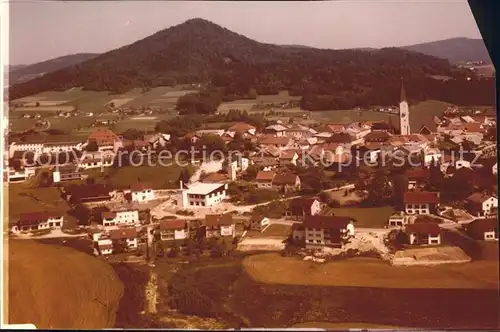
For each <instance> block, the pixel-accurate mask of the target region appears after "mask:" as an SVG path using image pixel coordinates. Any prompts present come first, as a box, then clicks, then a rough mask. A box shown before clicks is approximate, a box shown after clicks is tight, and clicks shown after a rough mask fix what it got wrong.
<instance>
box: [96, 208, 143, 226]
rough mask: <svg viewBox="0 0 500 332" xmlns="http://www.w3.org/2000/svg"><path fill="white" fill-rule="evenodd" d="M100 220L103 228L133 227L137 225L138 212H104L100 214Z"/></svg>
mask: <svg viewBox="0 0 500 332" xmlns="http://www.w3.org/2000/svg"><path fill="white" fill-rule="evenodd" d="M101 220H102V225H103V226H104V227H116V226H133V225H136V224H138V223H139V211H137V210H118V211H114V212H111V211H104V212H102V213H101Z"/></svg>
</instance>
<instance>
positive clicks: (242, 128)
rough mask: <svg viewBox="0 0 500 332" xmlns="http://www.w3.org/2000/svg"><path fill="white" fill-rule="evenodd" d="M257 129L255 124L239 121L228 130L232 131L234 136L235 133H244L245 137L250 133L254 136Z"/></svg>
mask: <svg viewBox="0 0 500 332" xmlns="http://www.w3.org/2000/svg"><path fill="white" fill-rule="evenodd" d="M256 130H257V128H255V127H254V126H252V125H250V124H248V123H245V122H238V123H235V124H234V125H232V126H231V127H229V128H228V129H227V132H228V133H232V134H233V136H234V134H236V133H238V134H240V135H242V136H243V137H245V136H249V135H251V136H254V135H255V132H256Z"/></svg>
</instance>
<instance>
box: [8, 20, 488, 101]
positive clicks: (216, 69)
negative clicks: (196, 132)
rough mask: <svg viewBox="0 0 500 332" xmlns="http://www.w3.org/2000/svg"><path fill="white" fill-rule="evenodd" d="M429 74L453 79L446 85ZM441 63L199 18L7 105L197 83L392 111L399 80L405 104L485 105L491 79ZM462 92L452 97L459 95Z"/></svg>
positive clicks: (47, 80) (64, 74) (236, 94)
mask: <svg viewBox="0 0 500 332" xmlns="http://www.w3.org/2000/svg"><path fill="white" fill-rule="evenodd" d="M430 75H443V76H450V77H453V78H455V80H451V81H450V82H448V83H447V84H444V83H442V82H436V80H433V79H432V78H430V77H429V76H430ZM466 75H467V73H466V71H465V70H458V69H455V68H453V67H452V66H451V65H450V64H449V63H448V61H446V60H444V59H438V58H435V57H432V56H428V55H425V54H421V53H416V52H410V51H407V50H403V49H398V48H385V49H380V50H324V49H315V48H301V47H298V48H297V47H283V46H278V45H271V44H264V43H259V42H257V41H254V40H251V39H249V38H247V37H245V36H242V35H239V34H237V33H234V32H232V31H229V30H227V29H225V28H223V27H220V26H218V25H217V24H214V23H212V22H209V21H206V20H203V19H192V20H189V21H186V22H184V23H182V24H179V25H177V26H173V27H170V28H168V29H165V30H162V31H159V32H157V33H155V34H153V35H151V36H149V37H147V38H144V39H142V40H139V41H137V42H135V43H133V44H131V45H127V46H124V47H121V48H119V49H116V50H113V51H110V52H107V53H105V54H102V55H99V56H96V57H94V58H92V59H90V60H87V61H85V62H83V63H79V64H76V65H73V66H71V67H68V68H64V69H61V70H57V71H55V72H52V73H48V74H46V75H43V76H41V77H37V78H35V79H33V80H31V81H29V82H24V83H21V84H18V85H15V86H13V87H11V89H10V94H9V97H10V98H11V100H14V99H17V98H20V97H24V96H29V95H33V94H36V93H39V92H42V91H47V90H67V89H70V88H72V87H83V88H84V89H87V90H95V91H104V90H105V91H113V92H116V93H123V92H126V91H130V90H131V89H133V88H137V87H139V88H145V89H146V90H147V88H150V87H157V86H169V85H173V84H185V83H198V84H203V85H212V86H215V87H220V88H222V91H223V95H224V100H226V101H228V100H236V99H241V98H247V96H248V95H249V94H250V91H254V93H257V94H258V95H268V94H276V93H278V91H280V90H288V91H289V92H290V94H291V95H294V96H303V97H304V98H303V103H302V106H303V108H305V109H308V110H324V109H349V108H352V107H355V106H361V107H363V106H367V105H393V104H394V103H396V102H397V101H398V96H399V90H400V84H401V77H404V78H405V82H407V83H405V85H406V88H407V92H408V96H409V98H410V99H414V100H416V101H419V100H425V99H441V96H445V98H448V99H450V100H446V101H450V102H454V103H456V104H467V103H469V104H475V105H480V104H490V103H491V102H492V100H493V99H494V90H493V87H494V81H493V80H490V81H488V80H474V81H470V82H469V81H466V80H465V79H464V78H465V77H466ZM462 90H463V91H465V92H470V93H457V92H459V91H462Z"/></svg>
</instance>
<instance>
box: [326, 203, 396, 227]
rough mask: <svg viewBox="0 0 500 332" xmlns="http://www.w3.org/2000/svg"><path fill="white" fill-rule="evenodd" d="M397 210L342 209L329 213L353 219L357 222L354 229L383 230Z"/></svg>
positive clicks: (385, 208)
mask: <svg viewBox="0 0 500 332" xmlns="http://www.w3.org/2000/svg"><path fill="white" fill-rule="evenodd" d="M394 212H395V210H394V209H393V208H392V207H391V206H381V207H373V208H368V207H366V208H365V207H341V208H331V209H329V213H328V214H331V213H333V215H336V216H348V217H352V218H354V219H355V220H357V222H354V227H366V228H381V227H384V226H385V225H387V221H388V220H389V217H390V216H391V215H393V214H394Z"/></svg>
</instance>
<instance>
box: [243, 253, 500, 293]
mask: <svg viewBox="0 0 500 332" xmlns="http://www.w3.org/2000/svg"><path fill="white" fill-rule="evenodd" d="M243 265H244V266H245V268H246V271H247V272H248V273H249V274H250V276H251V277H252V278H253V279H255V280H256V281H258V282H263V283H274V284H292V285H317V286H353V287H384V288H474V289H498V261H497V262H493V261H482V262H473V263H468V264H460V265H442V266H436V267H421V266H407V267H396V266H391V265H388V264H387V263H385V262H383V261H381V260H378V259H371V258H353V259H348V260H343V261H338V262H329V263H325V264H318V263H313V262H308V261H302V260H300V259H297V258H293V257H282V256H280V255H278V254H262V255H254V256H250V257H247V258H245V260H244V262H243ZM287 271H294V272H293V273H287Z"/></svg>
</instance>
